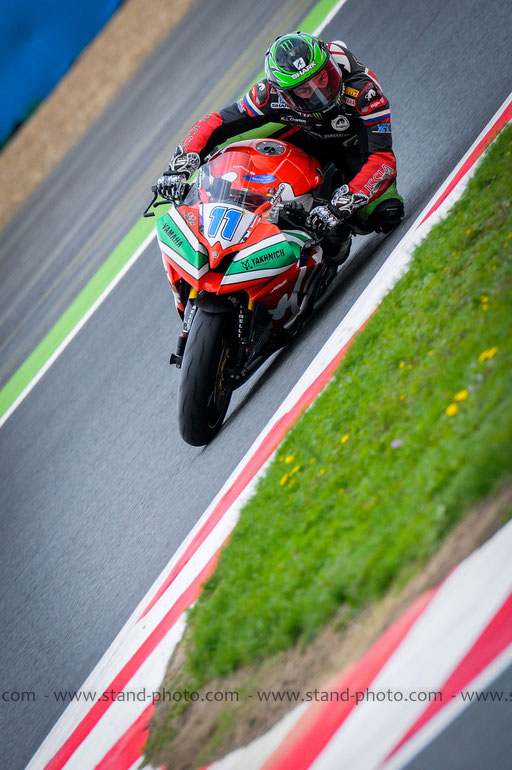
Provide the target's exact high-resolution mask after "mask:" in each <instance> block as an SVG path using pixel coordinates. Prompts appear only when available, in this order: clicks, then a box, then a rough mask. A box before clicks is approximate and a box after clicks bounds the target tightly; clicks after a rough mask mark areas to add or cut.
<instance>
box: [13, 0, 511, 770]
mask: <svg viewBox="0 0 512 770" xmlns="http://www.w3.org/2000/svg"><path fill="white" fill-rule="evenodd" d="M226 5H227V4H226V3H223V2H221V0H213V1H212V2H208V4H206V3H197V6H196V9H193V11H192V12H191V13H190V14H189V15H188V16H187V18H186V19H185V20H184V21H183V23H182V24H180V25H179V27H178V28H176V30H175V31H174V32H173V33H172V35H171V37H170V40H169V41H168V42H167V43H164V45H163V46H162V47H161V48H160V50H159V52H158V55H155V56H153V57H152V58H151V59H150V60H149V61H148V62H147V63H146V65H145V66H144V67H143V68H142V70H141V72H140V73H139V74H138V75H137V76H136V78H135V79H134V81H133V82H132V84H131V85H130V87H129V88H127V89H125V90H124V91H123V92H122V93H121V94H120V95H119V96H118V97H117V98H116V99H115V100H114V102H113V103H112V105H111V106H110V107H109V108H108V110H106V112H105V113H104V114H103V115H102V116H101V117H100V119H99V120H98V121H97V122H96V124H95V125H94V126H93V127H92V129H91V130H90V131H89V132H88V133H87V134H86V136H85V137H84V139H83V140H82V141H81V142H80V143H79V145H78V146H77V147H76V149H75V151H74V152H73V154H72V156H70V157H69V158H66V159H65V160H64V161H63V163H62V164H61V166H60V167H59V168H58V169H57V172H56V173H55V174H54V175H53V176H52V177H51V178H50V179H48V180H47V182H46V183H45V184H44V185H43V186H42V188H41V190H40V191H39V192H38V194H37V195H36V198H35V199H34V200H32V201H30V202H29V204H27V207H26V208H25V209H24V212H22V214H20V215H19V216H18V217H16V219H15V220H14V221H13V222H12V223H11V224H10V225H9V226H8V227H7V228H6V229H5V230H4V231H3V232H2V234H1V239H0V241H1V244H0V279H1V281H0V283H1V289H0V307H1V308H2V310H1V311H0V339H1V340H2V341H1V342H0V346H1V347H0V350H1V370H0V373H1V380H2V382H5V381H6V379H7V378H8V376H9V375H10V374H11V373H12V371H14V370H15V369H16V367H17V366H18V365H19V364H20V363H21V361H23V360H24V358H25V357H26V355H27V354H28V353H29V352H30V350H32V349H33V347H34V345H35V344H37V342H38V341H39V340H40V339H41V338H42V336H43V335H44V333H45V332H46V331H47V330H48V329H49V328H51V326H52V324H53V323H54V322H55V320H56V319H57V318H58V317H59V316H60V315H61V314H62V311H63V310H64V309H65V307H67V305H68V304H69V302H70V300H71V299H72V298H73V297H74V296H76V294H77V292H78V291H79V290H80V288H81V287H82V286H83V285H84V284H85V282H86V280H87V279H88V278H89V277H90V276H91V275H92V274H93V273H94V272H95V270H96V269H97V268H98V266H99V265H100V264H101V263H102V261H103V260H104V259H105V258H106V257H107V256H108V254H109V253H110V251H111V250H112V248H113V247H114V246H115V245H116V244H117V243H118V241H119V240H120V238H121V237H122V235H124V234H125V232H126V231H127V230H128V229H129V227H130V226H131V225H132V224H133V223H134V222H135V221H136V220H137V218H138V216H139V215H140V212H141V210H142V208H143V207H144V204H145V203H146V192H145V191H146V190H147V189H149V185H150V184H151V183H152V181H154V179H155V178H156V176H157V175H158V173H159V172H160V171H161V170H162V168H163V167H164V166H165V165H166V161H167V159H168V156H169V155H170V154H171V152H172V149H173V148H174V145H175V144H176V142H177V141H178V140H179V139H180V138H182V136H183V133H184V131H185V130H186V128H187V127H188V125H189V124H190V123H191V122H192V120H193V119H194V118H196V117H199V116H200V114H203V113H204V112H205V111H207V110H209V109H215V108H220V107H221V106H222V105H223V104H224V103H226V102H228V101H230V100H232V99H233V98H235V97H236V96H238V95H239V94H240V93H241V92H242V91H243V88H244V86H245V85H247V84H248V83H249V82H250V80H251V78H253V77H254V76H256V75H257V73H258V72H259V71H260V69H261V67H262V60H263V53H264V50H265V48H266V46H267V45H268V43H269V42H271V41H272V40H273V39H274V37H275V36H276V35H277V34H279V33H280V32H282V31H285V30H290V29H293V28H294V27H296V25H297V24H298V22H299V20H300V19H302V18H303V17H304V16H305V15H306V13H307V11H308V10H309V9H310V8H311V7H312V5H313V3H310V2H304V3H303V4H300V3H293V2H291V1H289V2H283V3H281V4H275V3H271V2H268V0H266V1H265V2H260V3H259V4H255V3H250V2H248V0H243V2H240V3H238V4H236V5H235V4H229V11H228V10H227V9H226ZM216 9H217V12H216ZM509 17H510V12H509V5H508V3H507V2H505V1H504V0H503V1H502V2H498V0H494V1H492V2H487V3H486V4H481V3H478V2H471V1H470V0H467V1H466V2H454V3H449V4H447V3H444V2H441V0H432V2H430V3H428V4H427V3H419V2H412V3H411V2H406V1H405V0H402V2H399V1H398V0H395V2H388V3H386V4H385V6H384V5H381V4H378V5H377V4H375V3H372V2H371V1H370V0H363V1H361V0H349V2H348V3H347V4H346V5H345V6H344V7H343V8H342V9H341V12H340V14H338V16H337V17H336V18H335V19H334V20H333V21H332V22H331V23H330V24H329V26H328V27H327V28H326V30H324V32H323V37H324V38H325V39H327V40H332V39H336V38H341V39H343V40H345V41H346V42H347V44H348V45H349V46H350V47H351V48H352V49H353V50H354V52H355V53H356V54H357V55H358V56H359V57H360V58H361V60H362V61H364V62H365V63H366V64H367V65H368V66H370V67H371V68H372V69H373V70H374V71H375V72H376V73H377V75H378V77H379V79H380V81H381V83H382V85H383V88H384V91H385V93H386V94H387V95H388V96H389V98H390V101H391V105H392V117H393V134H394V147H395V151H396V154H397V157H398V164H399V188H400V191H401V193H402V194H403V195H404V197H405V199H406V207H407V215H408V222H409V223H410V222H411V221H412V220H413V219H414V218H415V216H416V215H417V214H418V213H419V210H420V209H421V206H422V205H424V204H425V203H426V201H427V200H428V198H429V197H430V195H432V193H433V192H434V191H435V189H436V188H437V187H438V186H439V184H440V183H441V182H442V181H443V179H444V178H445V177H446V175H447V174H448V173H449V172H450V171H451V169H452V168H453V166H454V165H455V163H456V162H457V161H458V160H459V159H460V157H461V156H462V154H463V153H464V152H465V151H466V150H467V148H468V147H469V145H470V144H471V143H472V142H473V140H474V139H475V138H476V136H477V135H478V133H479V132H480V131H481V130H482V128H483V127H484V126H485V124H486V123H487V122H488V120H489V119H490V118H491V117H492V115H493V114H494V112H495V111H496V110H497V109H498V107H499V106H500V105H501V103H502V102H503V100H504V99H505V98H506V96H507V95H508V91H509V84H510V82H511V77H510V76H511V74H512V73H511V70H512V63H511V60H510V53H509V52H510V21H509ZM461 19H463V23H461ZM189 62H192V64H191V66H189ZM178 73H181V74H180V75H178ZM215 84H216V85H215ZM119 191H122V192H120V193H119ZM407 224H408V223H407V222H406V223H404V225H403V226H402V228H401V230H400V231H399V232H397V233H394V234H393V235H392V236H390V237H389V238H388V239H386V240H383V239H382V238H377V237H371V238H367V239H366V240H363V239H359V240H360V242H359V240H358V241H357V246H358V248H357V249H355V251H354V256H353V257H352V258H351V264H350V265H348V269H347V270H345V275H344V276H343V275H342V276H340V278H339V279H338V281H337V284H336V286H335V288H334V291H333V301H332V302H331V303H328V304H327V305H326V306H325V307H324V309H323V310H322V311H321V312H319V313H318V314H317V315H316V316H315V318H314V319H313V323H312V324H311V325H310V326H309V328H308V329H307V330H306V332H305V334H304V335H303V336H302V338H301V339H300V340H299V341H298V343H297V344H296V345H295V346H294V347H293V349H291V350H289V351H285V352H283V353H281V354H280V355H278V356H276V357H275V359H274V361H273V362H271V363H270V365H267V366H266V368H265V370H264V371H262V372H261V373H260V374H259V375H256V377H255V378H254V379H253V380H251V381H250V382H249V383H248V385H247V386H245V387H244V388H242V389H241V390H240V391H238V392H237V393H236V394H235V398H234V400H233V405H232V407H231V409H230V412H229V415H228V421H227V423H226V425H225V427H224V428H223V430H222V432H221V434H220V435H219V436H218V438H217V439H216V440H215V441H214V442H212V444H211V445H210V446H208V447H207V448H205V449H200V450H198V449H194V448H192V447H189V446H187V445H186V444H184V443H183V442H182V441H181V439H180V438H179V435H178V433H177V427H176V418H175V399H176V390H177V383H178V373H177V372H176V371H175V370H174V369H173V370H171V369H170V367H169V365H168V363H167V361H168V355H169V353H170V352H171V350H172V349H173V346H174V340H175V337H176V336H177V334H178V331H179V324H178V320H177V317H176V316H175V313H174V309H173V302H172V299H171V297H170V293H169V290H168V287H167V283H166V279H165V276H164V273H163V269H162V265H161V260H160V256H159V254H158V250H157V247H156V245H155V243H154V242H153V243H152V244H151V245H150V247H149V248H148V249H147V250H146V252H145V253H144V254H143V256H142V257H141V258H140V259H139V261H138V262H137V263H136V264H135V266H134V267H133V268H132V269H131V270H130V271H129V273H128V274H127V275H126V277H125V278H123V280H122V281H121V283H120V284H119V285H118V287H117V288H116V289H115V290H114V292H113V293H112V294H111V296H110V297H109V299H108V300H107V301H106V302H105V303H104V304H103V305H102V306H101V308H100V309H99V310H98V311H97V312H96V313H95V314H94V316H93V317H92V318H91V320H90V321H89V322H88V323H87V324H86V326H85V327H84V329H83V330H82V331H81V332H80V334H79V335H78V336H77V338H76V339H75V340H74V341H73V343H72V344H71V345H70V347H69V348H68V349H67V350H66V351H65V353H64V354H63V355H62V356H61V357H60V358H59V359H58V361H57V362H56V364H55V365H54V366H53V367H52V368H51V370H50V371H49V372H48V373H47V374H46V375H45V377H44V378H43V379H42V381H41V382H40V383H39V384H38V385H37V386H36V388H35V389H34V391H33V392H32V393H31V394H30V396H29V397H28V398H27V399H26V400H25V401H24V402H23V403H22V405H21V406H20V407H19V408H18V409H17V410H16V411H15V412H14V414H13V415H12V416H11V417H10V418H9V420H8V421H7V423H6V424H5V425H4V426H3V427H2V428H1V430H0V452H1V458H2V462H1V471H0V472H1V497H0V510H1V516H2V540H1V548H2V552H1V567H0V570H1V572H0V577H1V582H2V587H3V601H2V605H3V606H2V627H1V648H2V653H3V670H2V690H9V691H21V690H25V691H34V692H35V693H36V703H12V704H9V705H8V706H7V707H5V706H4V708H3V709H2V712H1V717H0V719H1V731H2V732H1V734H2V745H3V765H4V766H5V767H9V768H10V770H16V769H17V768H21V767H23V766H24V765H25V764H26V763H27V761H28V760H29V759H30V757H31V756H32V754H33V753H34V752H35V751H36V750H37V748H38V746H39V744H40V743H41V741H42V739H43V738H44V736H45V735H46V733H47V732H48V730H49V729H50V728H51V727H52V725H53V724H54V722H55V720H56V719H57V718H58V716H59V715H60V713H61V712H62V710H63V706H62V703H58V702H56V701H55V699H54V697H53V691H55V690H75V689H78V688H79V687H80V685H81V684H82V682H83V681H84V679H85V678H86V677H87V675H88V674H89V673H90V671H91V670H92V668H93V667H94V665H95V664H96V663H97V661H98V660H99V658H100V657H101V655H102V654H103V652H104V651H105V650H106V648H107V647H108V645H109V644H110V642H111V641H112V639H113V638H114V637H115V635H116V634H117V632H118V631H119V629H120V628H121V627H122V625H123V623H124V622H125V621H126V619H127V618H128V617H129V615H130V614H131V612H132V610H133V609H134V607H135V606H136V604H137V603H138V602H139V601H140V599H141V598H142V596H143V595H144V593H145V592H146V591H147V590H148V588H149V587H150V586H151V584H152V583H153V581H154V580H155V578H156V577H157V576H158V574H159V573H160V571H161V570H162V569H163V568H164V566H165V564H166V563H167V562H168V560H169V558H170V557H171V556H172V554H173V553H174V551H175V550H176V548H177V547H178V546H179V545H180V543H181V542H182V540H183V539H184V537H185V536H186V535H187V533H188V532H189V531H190V529H191V527H192V526H193V525H194V524H195V522H196V521H197V519H198V518H199V516H200V515H201V514H202V512H203V511H204V509H205V508H206V507H207V505H208V504H209V502H210V501H211V499H212V498H213V496H214V495H215V493H216V492H217V491H218V489H219V488H220V486H221V485H222V483H223V482H224V481H225V479H226V478H227V477H228V475H229V474H230V473H231V471H232V470H233V468H234V467H235V466H236V464H237V462H238V461H239V460H240V458H241V457H242V456H243V454H244V453H245V451H246V450H247V449H248V448H249V447H250V445H251V443H252V442H253V440H254V439H255V438H256V436H257V435H258V433H259V431H260V430H261V429H262V428H263V427H264V425H265V424H266V422H267V420H268V419H269V418H270V416H271V415H272V414H273V412H274V411H275V409H276V408H277V407H278V406H279V404H280V403H281V401H282V400H283V398H284V397H285V396H286V394H287V393H288V392H289V390H290V389H291V387H292V386H293V384H294V383H295V382H296V380H297V379H298V377H299V376H300V375H301V374H302V372H303V371H304V369H305V368H306V367H307V365H308V364H309V362H310V361H311V359H312V358H313V357H314V355H315V353H316V352H317V350H318V349H319V347H320V346H321V345H322V344H323V343H324V342H325V340H326V339H327V338H328V336H329V334H330V332H331V331H332V329H333V328H334V327H335V326H336V325H337V323H338V322H339V321H340V320H341V318H342V317H343V315H344V314H345V313H346V312H347V310H348V309H349V307H350V306H351V305H352V303H353V302H354V300H355V299H356V298H357V296H358V295H359V294H360V292H361V291H362V289H363V288H364V287H365V285H366V284H367V283H368V281H369V280H370V279H371V277H372V276H373V275H374V274H375V272H376V271H377V270H378V268H379V266H380V265H381V264H382V262H383V261H384V259H385V258H386V256H387V255H388V254H389V252H390V250H391V249H392V247H393V246H394V245H395V244H396V243H397V242H398V240H399V239H400V237H401V235H402V234H403V233H404V232H405V230H406V228H407ZM447 258H449V255H447ZM412 311H413V308H411V312H412ZM472 708H473V707H472ZM467 713H468V714H469V713H471V712H470V711H468V712H467ZM440 746H441V748H440V750H441V751H442V750H443V749H442V745H441V744H440ZM449 764H450V766H452V767H453V766H456V765H454V764H453V763H452V762H450V763H449ZM498 765H499V763H498ZM498 765H495V766H498ZM412 766H414V767H416V766H418V767H419V766H420V765H411V767H412ZM430 766H441V765H440V764H439V762H438V763H437V764H436V763H434V765H430ZM459 766H463V765H459ZM466 766H468V765H466ZM503 766H505V765H503Z"/></svg>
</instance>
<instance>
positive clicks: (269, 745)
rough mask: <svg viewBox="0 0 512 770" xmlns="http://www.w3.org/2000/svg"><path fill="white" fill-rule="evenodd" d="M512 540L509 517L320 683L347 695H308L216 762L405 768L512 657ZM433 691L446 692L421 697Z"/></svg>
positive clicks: (229, 768)
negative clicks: (354, 658)
mask: <svg viewBox="0 0 512 770" xmlns="http://www.w3.org/2000/svg"><path fill="white" fill-rule="evenodd" d="M511 549H512V523H509V524H508V525H507V526H506V527H505V528H504V529H502V530H501V531H500V532H499V533H498V534H496V535H495V536H494V537H493V538H492V539H491V540H489V541H488V542H487V543H486V544H485V545H484V546H482V547H481V548H479V549H478V550H477V551H475V552H474V553H473V554H471V556H469V557H468V558H467V559H466V560H465V561H463V562H462V563H461V564H460V565H459V566H458V567H457V568H456V569H455V570H453V571H452V572H451V574H450V575H449V576H448V578H447V579H446V580H445V581H444V582H443V583H442V584H441V586H440V587H439V588H438V589H437V590H435V591H428V592H426V593H425V594H423V595H422V596H420V597H419V598H418V599H417V600H416V602H414V604H413V605H412V606H411V607H410V608H409V609H408V610H407V611H406V612H405V613H404V614H403V615H402V616H401V617H400V619H399V620H398V621H397V622H396V623H395V624H393V625H392V626H391V628H389V629H388V630H387V631H386V632H385V633H384V634H383V635H382V636H381V637H380V639H379V640H378V641H377V642H376V643H375V644H374V645H373V647H371V648H370V650H369V651H368V652H367V653H366V654H365V655H364V656H363V657H362V658H361V659H360V660H359V661H358V662H357V663H356V664H355V665H353V666H351V667H350V668H349V669H348V670H347V671H344V672H343V673H342V674H341V675H340V676H338V677H336V678H335V679H334V680H333V681H331V682H329V683H326V684H325V686H323V687H321V688H319V692H321V693H323V692H326V693H338V694H341V693H343V694H344V696H345V695H346V696H347V698H346V700H343V701H336V700H332V701H327V700H325V701H324V702H322V701H320V700H318V701H315V702H314V703H308V704H306V703H304V704H301V705H300V706H298V707H296V708H295V709H294V710H293V711H292V712H290V713H289V714H287V716H286V717H285V719H284V720H282V721H281V722H279V723H278V724H276V725H275V726H274V727H273V729H272V731H270V732H269V733H267V734H265V735H263V736H261V737H260V738H258V739H257V740H256V741H254V742H253V743H251V744H249V745H248V746H245V747H244V748H242V749H239V750H237V751H235V752H233V753H232V754H229V755H228V756H227V757H225V758H224V759H222V760H220V761H218V762H214V763H213V764H211V765H209V766H208V770H238V769H239V768H244V770H306V768H314V770H338V768H339V767H340V757H343V767H357V769H358V770H372V769H373V768H378V767H384V768H385V769H386V770H391V769H393V770H398V768H401V767H403V766H404V764H406V763H407V762H408V761H409V760H410V759H411V758H412V757H413V756H414V755H415V754H416V753H417V752H418V751H420V750H421V748H423V746H424V745H425V744H426V743H428V742H429V741H430V740H432V738H433V737H434V736H435V735H436V734H437V733H438V732H440V731H441V729H443V727H444V726H445V724H446V723H447V722H448V721H449V720H451V719H453V718H454V717H455V716H456V715H457V714H458V713H459V712H460V711H461V710H462V709H463V708H465V707H466V706H468V705H469V702H468V701H465V700H464V699H463V698H462V697H460V691H461V690H470V691H471V690H473V691H480V690H482V688H485V687H486V686H487V685H488V684H490V682H492V681H493V680H494V679H495V678H496V677H497V676H498V675H499V674H500V673H501V671H503V670H504V669H505V668H506V667H507V666H509V665H510V664H511V663H512V565H511V563H510V553H511ZM367 690H368V691H369V693H370V695H369V697H368V699H363V696H362V694H363V693H364V692H366V691H367ZM356 693H359V694H360V698H361V699H360V701H359V703H357V702H356ZM388 693H390V695H389V696H388V697H389V699H385V698H384V697H383V696H384V695H386V694H388ZM428 693H436V694H437V693H441V696H442V699H441V697H439V698H438V699H436V700H434V699H432V700H431V701H430V702H428V700H420V699H419V698H418V694H421V696H423V694H425V697H426V696H427V695H428ZM378 694H380V695H378ZM408 694H412V698H410V697H408ZM395 696H396V699H395ZM329 697H330V696H329Z"/></svg>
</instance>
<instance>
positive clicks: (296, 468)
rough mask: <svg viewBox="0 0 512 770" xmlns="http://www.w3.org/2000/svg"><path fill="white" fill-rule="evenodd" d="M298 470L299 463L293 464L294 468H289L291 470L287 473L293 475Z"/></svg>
mask: <svg viewBox="0 0 512 770" xmlns="http://www.w3.org/2000/svg"><path fill="white" fill-rule="evenodd" d="M299 470H300V465H296V466H295V468H292V469H291V471H290V473H289V475H290V476H293V475H294V473H297V471H299Z"/></svg>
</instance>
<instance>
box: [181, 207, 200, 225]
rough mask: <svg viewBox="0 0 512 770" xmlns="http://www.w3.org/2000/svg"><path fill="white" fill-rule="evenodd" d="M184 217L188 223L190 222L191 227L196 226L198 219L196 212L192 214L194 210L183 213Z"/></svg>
mask: <svg viewBox="0 0 512 770" xmlns="http://www.w3.org/2000/svg"><path fill="white" fill-rule="evenodd" d="M183 219H184V220H185V221H186V222H188V224H189V225H190V226H191V227H194V225H195V224H196V222H197V219H196V216H195V214H192V212H191V211H185V212H184V214H183Z"/></svg>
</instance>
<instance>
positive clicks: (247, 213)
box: [157, 148, 315, 301]
mask: <svg viewBox="0 0 512 770" xmlns="http://www.w3.org/2000/svg"><path fill="white" fill-rule="evenodd" d="M292 152H293V153H294V154H293V155H291V153H290V152H288V155H286V156H285V155H284V153H283V157H285V158H289V157H290V155H291V157H292V159H293V160H294V161H295V163H294V164H292V163H291V161H290V160H289V159H288V160H287V161H286V163H285V162H283V160H280V161H279V163H277V162H276V159H269V158H268V157H263V159H262V157H260V156H259V155H258V154H257V153H254V152H252V153H251V152H248V151H243V148H242V150H241V151H238V150H236V148H235V149H233V150H231V151H229V152H225V153H223V152H221V153H219V154H218V155H216V156H214V157H213V158H212V159H211V160H210V161H209V162H208V163H206V164H204V165H203V166H202V167H201V168H200V169H199V171H198V174H197V178H196V180H195V182H193V184H192V185H191V188H190V190H189V192H188V194H187V196H186V198H185V200H184V202H183V204H182V205H179V206H176V207H172V208H171V209H170V211H169V212H168V214H166V215H164V216H163V217H162V218H161V219H160V220H159V221H158V222H157V233H158V239H159V245H160V248H161V250H162V256H163V260H164V265H165V267H166V270H167V273H168V275H169V280H170V282H171V286H173V288H176V285H177V283H178V281H179V279H180V278H182V279H184V280H185V281H186V282H187V283H188V284H190V285H191V286H192V287H194V288H195V289H196V290H198V291H201V290H205V291H209V292H214V293H216V294H228V293H233V292H236V291H244V292H246V293H247V294H249V296H250V297H251V298H255V299H258V300H259V301H261V300H263V299H264V297H265V294H266V293H267V292H271V291H274V289H273V286H274V285H275V287H277V288H275V291H278V290H279V291H281V290H282V291H286V290H287V289H288V288H290V286H293V285H294V284H295V282H296V279H297V275H298V271H299V269H301V267H303V266H304V264H305V263H306V261H307V257H306V259H304V258H303V252H304V245H305V243H306V242H307V241H308V239H309V236H308V234H307V233H305V232H302V231H299V230H293V231H292V230H289V231H282V230H280V229H279V228H278V227H277V225H276V224H275V222H276V221H277V208H276V207H277V205H278V204H279V202H280V201H281V200H282V198H283V194H284V197H285V199H290V198H291V199H293V198H294V197H296V196H295V192H294V189H293V188H292V186H291V185H290V184H289V183H288V182H287V181H286V179H285V176H287V177H288V178H291V174H290V169H291V170H292V171H294V169H297V171H298V169H299V163H298V162H297V161H296V157H299V156H297V153H298V152H299V151H298V150H293V151H292ZM306 157H307V156H306ZM299 160H301V157H299ZM271 161H272V163H273V165H274V167H273V166H272V163H271ZM280 170H281V171H286V172H287V173H286V175H285V174H284V173H283V174H282V175H281V173H280ZM313 179H314V180H315V177H313ZM292 181H293V183H294V185H295V187H296V188H297V189H298V190H300V191H301V193H302V191H303V190H307V185H305V182H304V177H303V176H302V177H301V175H300V174H299V173H297V174H296V177H293V179H292ZM301 185H302V186H301ZM301 261H302V264H301ZM278 279H279V280H278ZM276 296H278V295H276V294H274V296H273V297H272V301H274V300H275V297H276Z"/></svg>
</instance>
